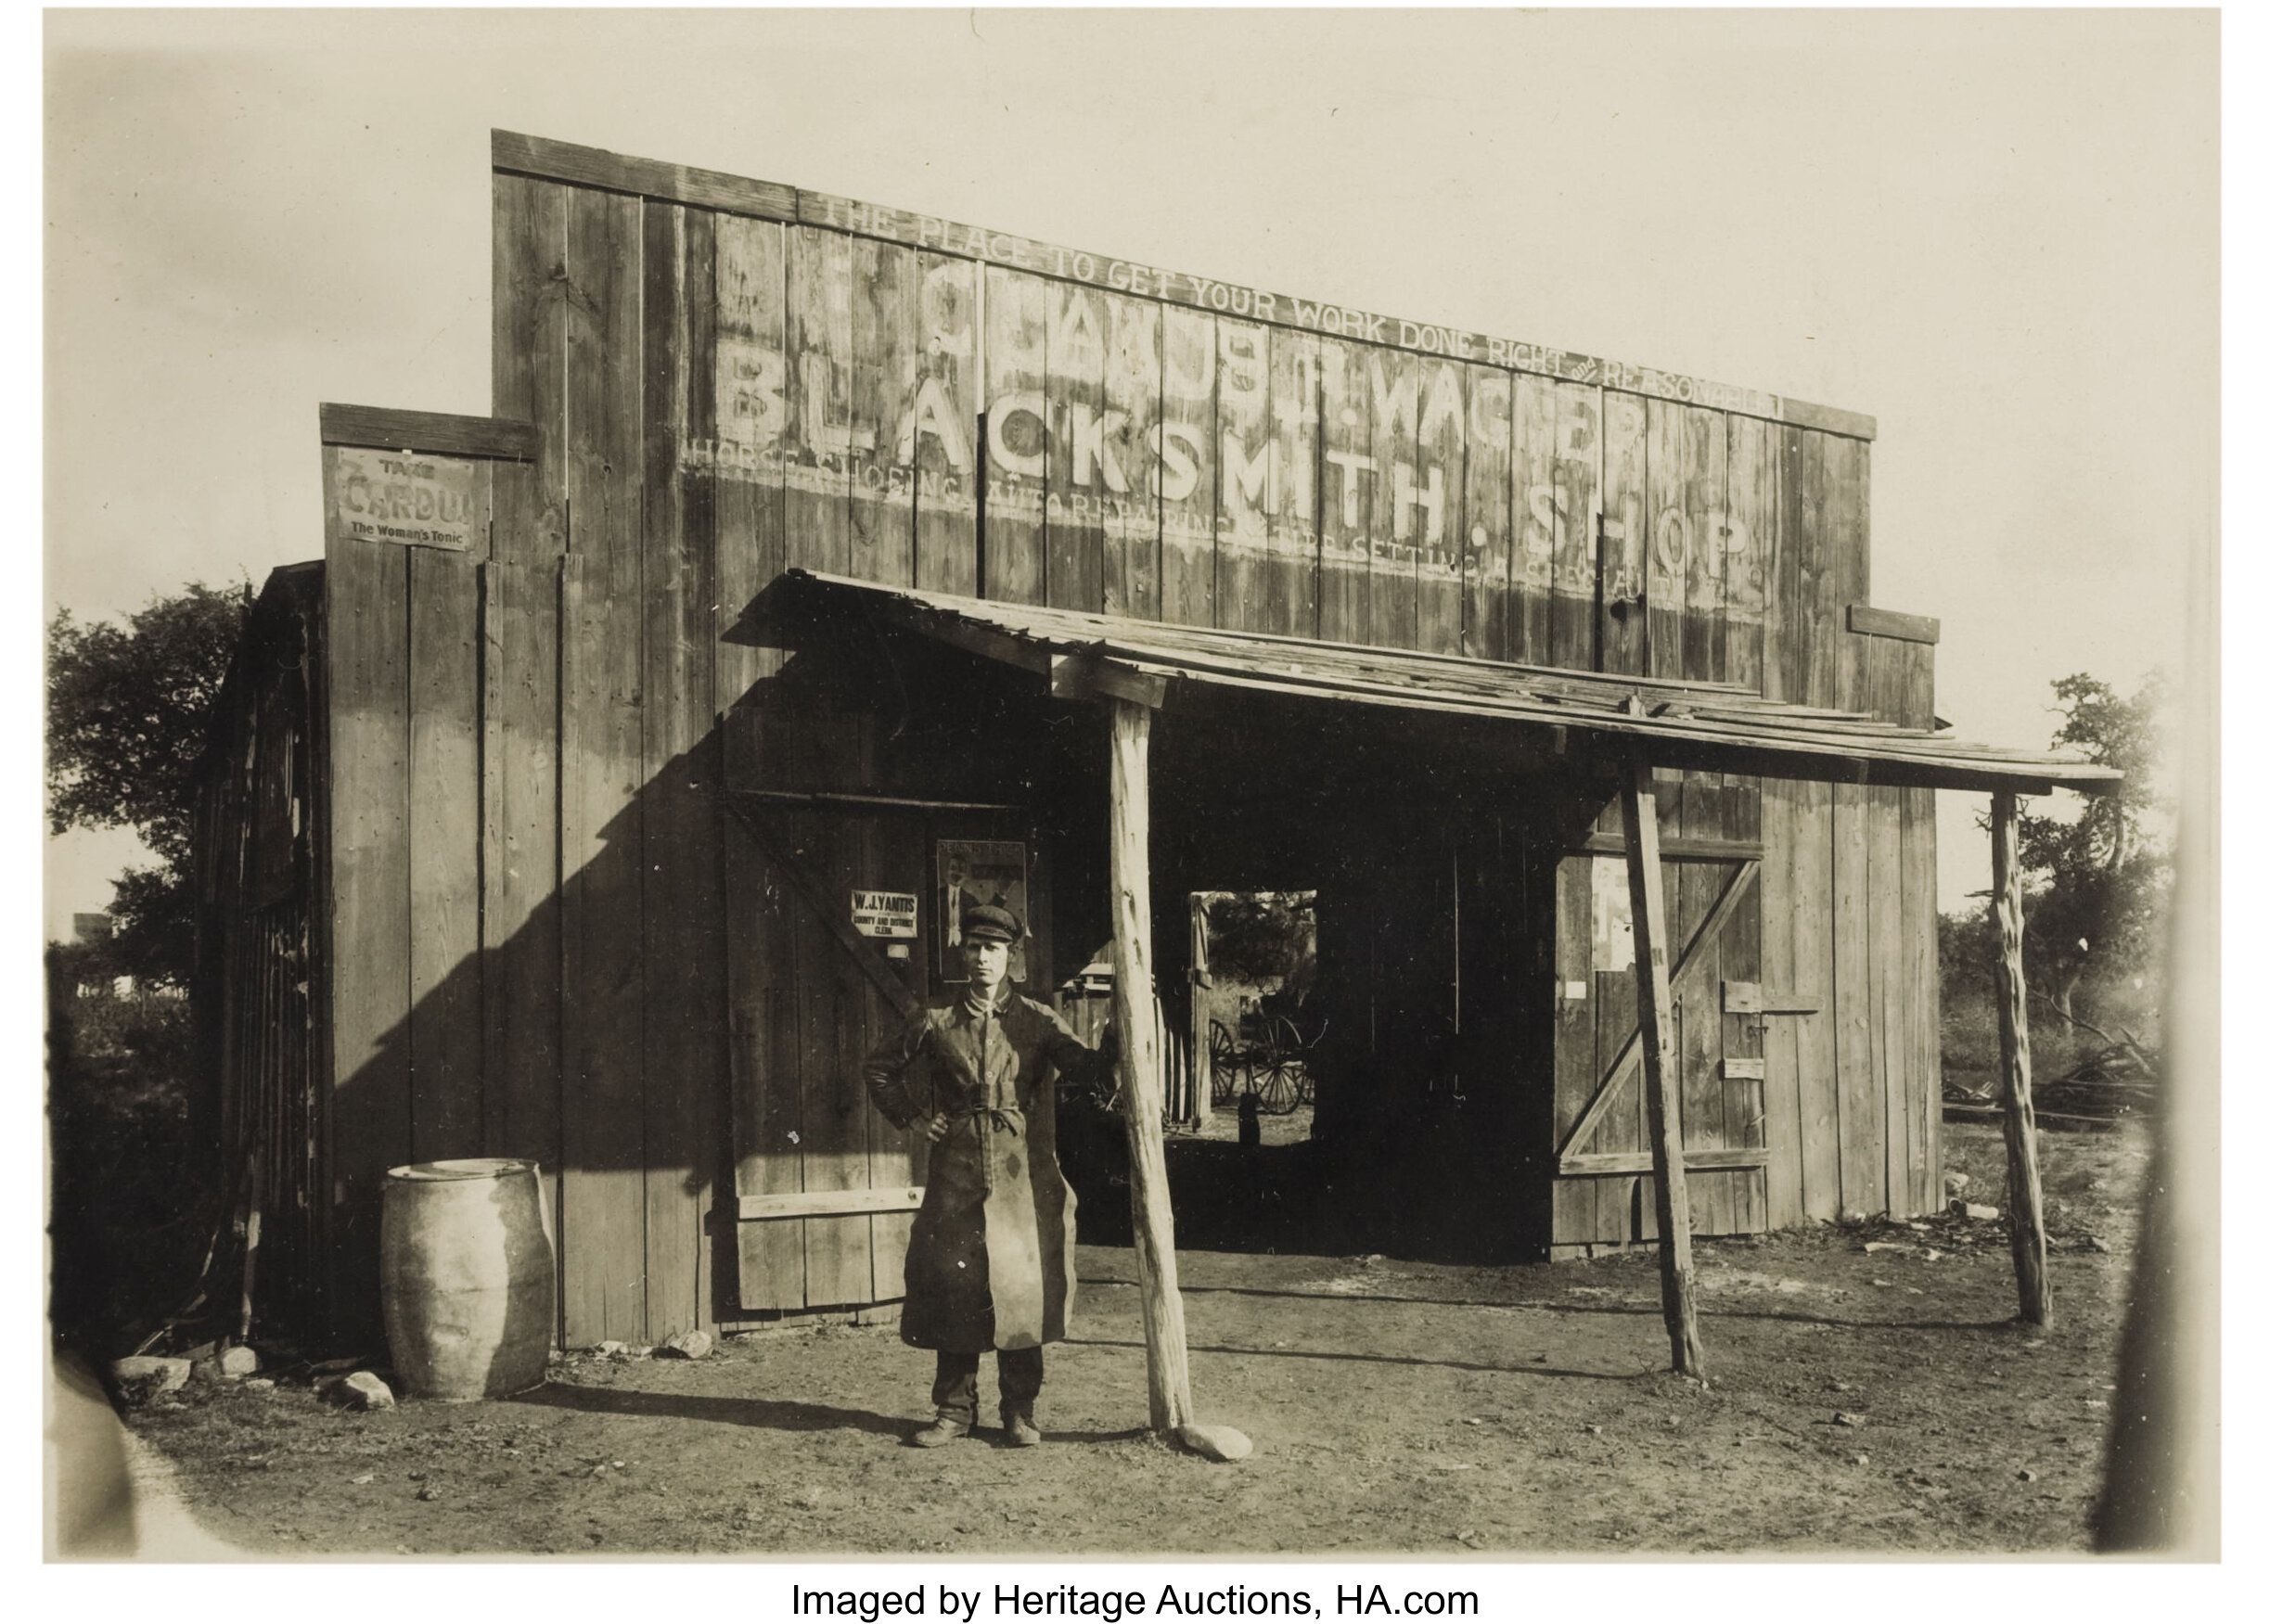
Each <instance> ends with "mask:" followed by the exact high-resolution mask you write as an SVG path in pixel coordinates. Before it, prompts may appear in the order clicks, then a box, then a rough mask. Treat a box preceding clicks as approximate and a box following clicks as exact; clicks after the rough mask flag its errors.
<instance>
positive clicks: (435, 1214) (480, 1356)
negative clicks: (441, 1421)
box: [378, 1157, 553, 1403]
mask: <svg viewBox="0 0 2270 1624" xmlns="http://www.w3.org/2000/svg"><path fill="white" fill-rule="evenodd" d="M378 1271H379V1281H378V1289H379V1298H380V1300H381V1302H382V1303H383V1305H384V1307H385V1310H386V1340H387V1346H388V1347H389V1348H390V1349H391V1350H392V1352H393V1355H394V1375H396V1377H397V1378H399V1379H400V1381H401V1383H402V1385H403V1387H404V1391H406V1392H408V1393H409V1394H411V1395H412V1396H413V1397H416V1398H420V1399H440V1400H444V1401H445V1402H450V1403H463V1402H466V1401H468V1400H474V1399H501V1398H503V1397H504V1396H505V1395H507V1394H508V1393H518V1392H523V1391H525V1390H526V1389H528V1388H530V1387H534V1386H536V1385H537V1384H538V1383H540V1382H542V1381H543V1380H544V1371H545V1360H546V1359H547V1358H548V1357H549V1355H550V1353H551V1348H552V1315H553V1311H552V1240H551V1227H550V1225H549V1223H548V1222H547V1221H545V1208H544V1185H543V1181H542V1179H541V1178H540V1177H539V1176H538V1171H537V1168H536V1164H535V1163H534V1162H532V1161H512V1160H505V1159H498V1158H485V1157H484V1158H481V1159H478V1160H468V1161H429V1162H418V1163H416V1164H414V1165H412V1166H410V1167H400V1168H393V1169H391V1170H388V1172H387V1175H386V1200H385V1205H384V1207H383V1208H382V1209H381V1212H380V1217H379V1223H378Z"/></svg>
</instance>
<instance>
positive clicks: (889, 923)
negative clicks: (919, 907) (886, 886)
mask: <svg viewBox="0 0 2270 1624" xmlns="http://www.w3.org/2000/svg"><path fill="white" fill-rule="evenodd" d="M852 928H853V930H856V931H857V932H859V934H860V935H862V936H891V937H898V936H912V935H914V933H915V898H914V893H913V892H911V891H853V893H852Z"/></svg>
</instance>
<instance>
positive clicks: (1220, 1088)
mask: <svg viewBox="0 0 2270 1624" xmlns="http://www.w3.org/2000/svg"><path fill="white" fill-rule="evenodd" d="M1206 1057H1207V1062H1208V1075H1209V1076H1210V1078H1211V1079H1212V1089H1213V1094H1212V1098H1213V1103H1214V1104H1215V1105H1217V1106H1223V1107H1225V1108H1226V1107H1228V1106H1234V1105H1236V1104H1237V1103H1238V1093H1240V1092H1241V1091H1240V1089H1239V1088H1238V1074H1239V1073H1240V1072H1242V1071H1244V1070H1245V1069H1246V1068H1245V1065H1244V1056H1243V1055H1239V1054H1238V1041H1237V1039H1235V1038H1233V1037H1232V1036H1230V1029H1229V1028H1227V1027H1225V1026H1224V1025H1223V1024H1222V1023H1221V1022H1220V1021H1214V1022H1213V1023H1212V1032H1210V1033H1209V1034H1208V1038H1207V1044H1206Z"/></svg>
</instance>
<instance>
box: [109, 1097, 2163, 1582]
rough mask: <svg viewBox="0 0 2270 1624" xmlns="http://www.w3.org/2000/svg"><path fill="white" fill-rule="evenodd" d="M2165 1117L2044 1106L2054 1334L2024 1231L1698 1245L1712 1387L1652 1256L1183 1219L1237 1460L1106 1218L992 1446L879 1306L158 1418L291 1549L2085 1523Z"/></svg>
mask: <svg viewBox="0 0 2270 1624" xmlns="http://www.w3.org/2000/svg"><path fill="white" fill-rule="evenodd" d="M1946 1146H1947V1163H1948V1167H1949V1169H1950V1170H1958V1171H1963V1172H1967V1173H1969V1175H1970V1177H1971V1179H1972V1181H1973V1182H1972V1183H1971V1185H1970V1188H1969V1192H1968V1194H1969V1195H1970V1196H1974V1197H1977V1198H1980V1199H1982V1200H1985V1201H1989V1202H1993V1203H1994V1204H1996V1205H2001V1206H2007V1204H2006V1203H2005V1202H2003V1201H2002V1200H2001V1198H2000V1197H2001V1187H2002V1183H2003V1181H2002V1173H2001V1157H2002V1151H2001V1143H2000V1138H1999V1135H1998V1133H1997V1132H1995V1131H1994V1129H1992V1128H1982V1127H1967V1126H1961V1125H1956V1124H1950V1125H1949V1126H1948V1128H1947V1131H1946ZM2147 1147H2148V1139H2147V1135H2146V1132H2145V1130H2144V1129H2143V1127H2142V1126H2141V1125H2140V1124H2135V1123H2131V1124H2126V1125H2124V1126H2123V1127H2122V1128H2121V1129H2119V1130H2118V1131H2116V1132H2094V1133H2053V1134H2049V1135H2046V1143H2045V1148H2044V1160H2045V1167H2046V1183H2047V1186H2048V1189H2049V1192H2050V1207H2049V1220H2050V1230H2051V1234H2052V1235H2053V1237H2054V1239H2055V1240H2056V1242H2057V1243H2058V1249H2057V1250H2056V1252H2055V1253H2054V1254H2053V1257H2052V1281H2053V1285H2054V1288H2055V1290H2056V1293H2057V1328H2056V1330H2055V1332H2054V1333H2053V1334H2051V1335H2048V1336H2037V1335H2034V1334H2033V1333H2032V1332H2031V1331H2029V1330H2026V1329H2024V1328H2021V1327H2018V1326H2015V1325H2013V1324H2012V1323H2010V1317H2009V1316H2010V1313H2011V1310H2012V1307H2013V1304H2014V1297H2013V1287H2012V1284H2011V1272H2010V1262H2009V1256H2008V1251H2007V1237H2006V1235H2005V1234H2004V1232H2003V1229H2002V1226H2001V1225H2000V1224H1999V1223H1997V1222H1988V1223H1970V1222H1966V1221H1956V1220H1950V1219H1946V1218H1944V1217H1942V1218H1940V1219H1938V1220H1935V1221H1931V1222H1930V1223H1928V1224H1924V1225H1919V1226H1914V1227H1911V1226H1908V1225H1904V1224H1903V1225H1892V1224H1880V1223H1879V1224H1877V1225H1874V1226H1870V1227H1868V1228H1866V1229H1838V1228H1830V1227H1827V1226H1819V1227H1815V1228H1813V1229H1811V1230H1807V1231H1803V1232H1798V1233H1791V1234H1784V1235H1778V1236H1775V1237H1772V1238H1770V1239H1767V1240H1763V1241H1760V1242H1757V1243H1754V1244H1753V1243H1749V1242H1740V1241H1737V1242H1723V1241H1722V1242H1710V1241H1706V1242H1701V1243H1699V1244H1698V1246H1697V1248H1696V1251H1697V1260H1698V1268H1699V1284H1700V1298H1701V1307H1702V1338H1703V1346H1704V1350H1705V1355H1706V1358H1707V1360H1708V1362H1709V1370H1710V1380H1709V1382H1708V1383H1707V1385H1696V1384H1692V1383H1689V1382H1686V1381H1684V1380H1681V1379H1679V1378H1676V1377H1674V1376H1672V1375H1669V1374H1668V1372H1667V1370H1666V1345H1665V1337H1664V1332H1663V1327H1662V1323H1661V1317H1660V1313H1659V1310H1658V1299H1657V1290H1656V1278H1655V1272H1654V1261H1653V1260H1652V1258H1651V1257H1648V1256H1645V1255H1635V1256H1631V1257H1627V1258H1619V1259H1614V1260H1604V1261H1598V1262H1592V1263H1575V1264H1568V1263H1563V1264H1556V1265H1551V1266H1542V1265H1540V1266H1533V1267H1521V1268H1505V1267H1464V1266H1451V1265H1444V1264H1434V1263H1426V1262H1418V1261H1411V1260H1398V1259H1396V1258H1393V1257H1389V1256H1378V1255H1369V1256H1360V1257H1349V1256H1315V1255H1303V1254H1299V1253H1293V1252H1285V1251H1280V1252H1279V1253H1277V1254H1275V1255H1272V1254H1269V1253H1266V1252H1232V1251H1226V1250H1202V1249H1190V1250H1186V1251H1184V1252H1183V1253H1182V1255H1181V1259H1180V1267H1181V1274H1182V1285H1183V1289H1184V1293H1185V1299H1186V1311H1187V1316H1188V1330H1189V1340H1190V1349H1191V1353H1190V1364H1191V1375H1192V1384H1193V1387H1194V1390H1195V1393H1196V1398H1197V1404H1198V1409H1199V1415H1200V1417H1201V1418H1202V1419H1206V1420H1211V1421H1220V1422H1226V1423H1228V1424H1230V1425H1232V1426H1238V1427H1239V1428H1242V1429H1243V1430H1244V1431H1246V1432H1247V1433H1249V1434H1250V1435H1251V1437H1252V1439H1253V1440H1254V1452H1253V1454H1252V1456H1251V1457H1250V1459H1248V1460H1246V1461H1243V1462H1241V1463H1238V1464H1230V1465H1217V1464H1206V1463H1203V1462H1201V1461H1199V1460H1197V1459H1195V1458H1193V1457H1190V1456H1187V1455H1183V1454H1180V1453H1178V1452H1176V1451H1173V1450H1172V1449H1170V1448H1168V1447H1166V1446H1164V1445H1162V1444H1160V1443H1158V1442H1155V1441H1153V1440H1152V1439H1150V1438H1149V1437H1148V1435H1147V1434H1146V1433H1145V1432H1143V1431H1142V1430H1141V1424H1142V1423H1143V1421H1144V1419H1145V1413H1146V1411H1145V1386H1144V1365H1143V1351H1142V1332H1141V1321H1140V1313H1139V1307H1138V1303H1137V1298H1136V1292H1135V1285H1134V1281H1135V1269H1134V1259H1133V1256H1132V1254H1131V1253H1130V1252H1129V1251H1128V1250H1127V1249H1126V1248H1124V1247H1111V1246H1084V1247H1082V1249H1081V1252H1080V1256H1079V1267H1080V1275H1081V1280H1082V1286H1081V1293H1080V1308H1079V1313H1078V1317H1077V1320H1076V1322H1075V1327H1074V1340H1072V1341H1071V1342H1070V1343H1068V1344H1065V1345H1063V1346H1060V1347H1052V1348H1051V1349H1049V1350H1048V1385H1047V1387H1046V1390H1045V1393H1044V1395H1043V1399H1042V1405H1041V1424H1042V1426H1044V1428H1045V1429H1046V1431H1047V1433H1048V1438H1049V1440H1048V1442H1047V1443H1046V1444H1045V1445H1044V1446H1043V1447H1042V1448H1039V1449H1036V1450H1030V1451H1009V1450H1007V1449H1004V1448H1001V1447H999V1445H998V1444H997V1442H996V1441H995V1440H994V1437H993V1435H992V1432H991V1423H992V1421H993V1419H994V1414H993V1403H992V1394H991V1392H990V1390H989V1391H988V1392H987V1394H986V1402H985V1406H984V1413H983V1419H984V1421H985V1423H986V1424H987V1426H986V1428H985V1429H984V1430H983V1431H981V1434H980V1435H979V1436H978V1437H977V1438H975V1439H970V1440H968V1441H965V1442H962V1443H959V1444H955V1445H954V1446H952V1447H949V1448H947V1449H943V1450H938V1451H915V1450H912V1449H909V1448H907V1447H906V1445H905V1443H904V1439H905V1436H906V1434H907V1433H908V1432H910V1431H911V1430H912V1429H913V1428H914V1426H917V1425H918V1424H919V1421H920V1419H921V1418H922V1416H923V1415H924V1410H925V1400H926V1398H927V1388H928V1383H929V1356H928V1355H926V1354H922V1353H918V1352H917V1351H915V1350H913V1349H907V1348H904V1347H902V1346H901V1345H900V1344H899V1342H898V1340H897V1336H896V1335H895V1333H894V1331H893V1330H891V1328H890V1327H888V1326H868V1327H855V1326H830V1327H824V1328H818V1329H802V1330H792V1331H778V1332H767V1333H761V1334H758V1335H754V1336H742V1337H737V1338H733V1339H730V1340H728V1341H726V1342H725V1343H724V1344H723V1345H722V1346H721V1347H720V1348H719V1349H718V1350H717V1351H716V1352H715V1353H713V1354H712V1355H711V1356H710V1357H709V1358H707V1359H704V1360H701V1361H699V1362H686V1361H673V1360H658V1359H652V1358H628V1359H624V1358H615V1359H608V1358H597V1357H593V1356H590V1355H578V1356H571V1357H569V1358H566V1359H564V1360H562V1361H560V1362H558V1363H556V1364H555V1365H554V1378H553V1380H552V1381H550V1382H549V1383H548V1384H547V1385H545V1387H541V1388H539V1389H537V1390H536V1391H534V1392H532V1393H529V1394H527V1395H525V1396H523V1397H520V1398H518V1399H514V1400H504V1401H500V1402H492V1403H481V1404H473V1405H460V1406H448V1405H440V1404H430V1403H415V1402H406V1403H404V1404H403V1405H402V1406H401V1407H400V1408H398V1409H396V1410H393V1411H388V1412H379V1413H369V1414H362V1413H346V1412H342V1411H340V1410H337V1409H334V1408H332V1407H330V1406H329V1405H327V1403H326V1402H324V1401H323V1400H321V1399H319V1398H317V1397H316V1395H315V1393H314V1390H313V1388H312V1387H311V1386H310V1385H309V1383H308V1381H307V1380H306V1379H305V1377H304V1376H298V1377H295V1376H294V1375H292V1374H291V1373H289V1372H285V1373H280V1374H281V1375H282V1379H281V1380H280V1381H279V1383H278V1385H277V1386H276V1387H275V1388H274V1389H273V1390H269V1391H264V1392H260V1391H250V1390H247V1389H246V1388H244V1387H237V1386H211V1387H207V1386H201V1385H199V1386H194V1387H191V1388H190V1389H188V1390H186V1392H185V1393H183V1394H182V1395H180V1396H179V1397H178V1399H176V1400H159V1401H158V1403H157V1404H156V1405H154V1406H152V1407H150V1408H147V1409H143V1410H138V1411H135V1412H133V1413H130V1415H129V1417H128V1420H129V1425H130V1426H133V1428H134V1429H135V1431H136V1432H137V1433H138V1434H139V1435H140V1437H141V1438H142V1439H145V1440H147V1442H148V1443H150V1444H152V1445H154V1446H155V1447H156V1448H157V1449H159V1450H160V1451H163V1452H164V1453H165V1454H166V1455H167V1456H168V1457H169V1458H170V1459H171V1460H172V1461H173V1463H174V1464H175V1465H176V1466H177V1468H178V1472H179V1477H180V1480H181V1482H182V1484H183V1486H184V1488H185V1490H186V1492H187V1494H188V1496H189V1498H190V1501H191V1504H192V1509H193V1511H194V1513H195V1515H197V1517H198V1519H199V1522H200V1523H201V1524H202V1525H203V1526H204V1527H205V1528H208V1529H210V1530H211V1531H212V1533H214V1534H215V1535H217V1536H219V1537H220V1538H222V1539H224V1540H226V1541H231V1542H233V1543H235V1544H237V1545H238V1546H240V1547H242V1548H244V1549H246V1550H248V1551H250V1552H255V1553H263V1554H298V1553H313V1552H354V1553H364V1552H369V1553H408V1554H442V1553H480V1552H537V1553H545V1552H573V1553H592V1552H607V1553H635V1552H678V1553H697V1552H699V1553H748V1554H775V1553H797V1554H802V1553H812V1554H830V1553H867V1552H875V1553H904V1554H933V1555H935V1554H996V1555H1013V1554H1045V1555H1048V1556H1064V1555H1078V1554H1106V1553H1116V1554H1212V1553H1225V1554H1227V1553H1237V1554H1271V1553H1286V1554H1293V1553H1301V1554H1357V1553H1398V1554H1459V1553H1462V1552H1469V1551H1470V1552H1494V1553H1523V1554H1527V1553H1548V1552H1551V1553H1575V1554H1586V1555H1592V1556H1598V1555H1602V1554H1621V1553H1627V1552H1661V1553H1702V1552H1745V1551H1782V1552H1830V1551H1836V1552H1886V1553H1892V1552H1916V1553H1988V1552H2017V1551H2027V1552H2053V1553H2054V1552H2073V1551H2078V1550H2080V1549H2083V1548H2084V1545H2085V1541H2086V1533H2085V1525H2086V1519H2087V1514H2088V1510H2089V1507H2090V1504H2091V1501H2092V1498H2093V1496H2094V1494H2095V1492H2096V1490H2097V1474H2098V1469H2099V1464H2100V1459H2101V1456H2102V1454H2103V1449H2104V1439H2105V1436H2106V1430H2107V1424H2108V1420H2109V1417H2110V1394H2111V1384H2112V1378H2113V1363H2114V1357H2115V1351H2116V1348H2117V1343H2118V1336H2119V1328H2120V1304H2121V1300H2122V1293H2123V1282H2124V1279H2125V1275H2126V1271H2127V1267H2128V1262H2127V1260H2128V1256H2129V1253H2130V1250H2131V1247H2132V1246H2133V1242H2134V1236H2135V1210H2136V1208H2135V1200H2136V1196H2137V1193H2138V1189H2139V1186H2140V1183H2141V1177H2142V1173H2143V1169H2144V1157H2145V1154H2146V1151H2147ZM2088 1237H2094V1240H2091V1239H2089V1238H2088ZM1870 1243H1877V1245H1878V1249H1877V1250H1874V1251H1870V1250H1867V1249H1866V1247H1867V1246H1868V1245H1869V1244H1870ZM1887 1243H1888V1244H1887ZM2098 1246H2101V1247H2105V1248H2106V1249H2105V1250H2097V1249H2096V1248H2097V1247H2098ZM985 1379H986V1381H987V1383H988V1384H989V1387H990V1383H991V1380H992V1375H991V1365H990V1362H989V1363H988V1367H987V1373H986V1378H985Z"/></svg>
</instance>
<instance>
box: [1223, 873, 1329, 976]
mask: <svg viewBox="0 0 2270 1624" xmlns="http://www.w3.org/2000/svg"><path fill="white" fill-rule="evenodd" d="M1315 959H1316V909H1315V898H1314V897H1313V896H1312V895H1310V894H1308V893H1305V892H1291V891H1254V892H1250V893H1246V894H1243V895H1236V896H1218V897H1215V898H1213V899H1212V900H1211V901H1210V902H1208V903H1207V905H1206V963H1207V967H1208V968H1209V969H1210V970H1211V971H1212V973H1213V974H1214V975H1216V976H1218V977H1221V978H1224V979H1225V980H1230V981H1242V982H1244V983H1246V984H1247V985H1249V986H1260V985H1261V984H1262V983H1263V982H1266V981H1270V980H1274V979H1276V978H1279V977H1282V978H1284V979H1285V981H1286V982H1287V983H1288V986H1289V988H1290V987H1291V986H1294V985H1298V986H1301V987H1302V988H1305V986H1306V984H1307V980H1308V978H1309V977H1310V976H1311V974H1312V973H1313V971H1314V969H1315Z"/></svg>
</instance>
